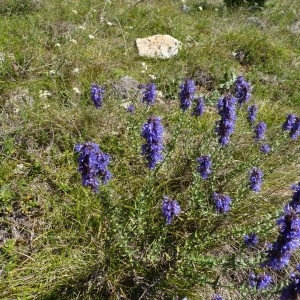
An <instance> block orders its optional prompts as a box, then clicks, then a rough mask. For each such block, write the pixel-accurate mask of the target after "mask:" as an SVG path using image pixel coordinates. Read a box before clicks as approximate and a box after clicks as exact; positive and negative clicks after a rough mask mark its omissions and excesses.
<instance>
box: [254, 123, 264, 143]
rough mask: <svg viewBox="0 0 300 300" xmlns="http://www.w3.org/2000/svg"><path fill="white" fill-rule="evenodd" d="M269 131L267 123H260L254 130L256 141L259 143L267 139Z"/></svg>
mask: <svg viewBox="0 0 300 300" xmlns="http://www.w3.org/2000/svg"><path fill="white" fill-rule="evenodd" d="M266 129H267V125H266V123H265V122H259V123H258V124H257V125H256V126H255V128H254V133H255V141H256V142H257V141H259V140H262V139H264V138H265V132H266Z"/></svg>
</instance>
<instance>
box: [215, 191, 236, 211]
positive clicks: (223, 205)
mask: <svg viewBox="0 0 300 300" xmlns="http://www.w3.org/2000/svg"><path fill="white" fill-rule="evenodd" d="M213 200H214V203H215V207H216V210H217V212H218V213H220V214H222V213H226V212H228V211H229V210H230V204H231V201H232V200H231V198H230V197H229V196H228V195H224V194H218V193H213Z"/></svg>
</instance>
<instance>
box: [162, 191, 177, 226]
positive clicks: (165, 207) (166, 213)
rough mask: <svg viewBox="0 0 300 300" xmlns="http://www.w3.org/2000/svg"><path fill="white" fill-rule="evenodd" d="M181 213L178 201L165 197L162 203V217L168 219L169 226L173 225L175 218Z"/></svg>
mask: <svg viewBox="0 0 300 300" xmlns="http://www.w3.org/2000/svg"><path fill="white" fill-rule="evenodd" d="M180 212H181V209H180V206H179V204H178V202H177V201H176V200H172V199H170V198H168V197H167V196H164V199H163V203H162V215H163V217H164V218H165V219H166V222H167V224H171V222H172V220H173V218H174V217H175V216H178V215H179V214H180Z"/></svg>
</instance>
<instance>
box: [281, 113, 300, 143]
mask: <svg viewBox="0 0 300 300" xmlns="http://www.w3.org/2000/svg"><path fill="white" fill-rule="evenodd" d="M282 129H283V130H286V131H289V134H290V137H291V138H292V139H293V140H295V139H296V138H297V137H298V136H299V135H300V117H297V116H295V115H292V114H289V115H287V117H286V120H285V122H284V123H283V125H282Z"/></svg>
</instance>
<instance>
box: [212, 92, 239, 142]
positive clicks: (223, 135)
mask: <svg viewBox="0 0 300 300" xmlns="http://www.w3.org/2000/svg"><path fill="white" fill-rule="evenodd" d="M235 105H236V99H235V98H234V97H232V96H231V95H227V96H225V97H224V98H220V99H219V101H218V104H217V108H218V114H219V115H220V116H221V120H219V121H217V123H216V133H217V134H218V136H219V143H220V144H221V145H222V146H225V145H227V144H228V143H229V140H230V136H231V135H232V134H233V131H234V126H235V120H236V112H235V109H236V107H235Z"/></svg>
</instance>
